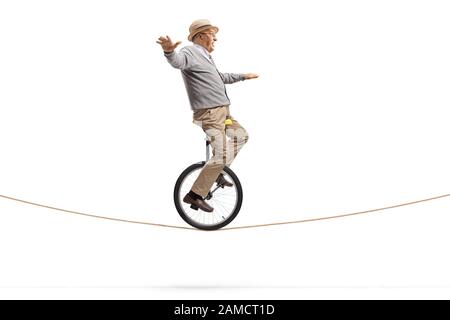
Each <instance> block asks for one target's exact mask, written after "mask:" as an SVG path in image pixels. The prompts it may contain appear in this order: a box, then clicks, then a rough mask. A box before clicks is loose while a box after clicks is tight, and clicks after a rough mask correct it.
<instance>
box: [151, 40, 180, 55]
mask: <svg viewBox="0 0 450 320" xmlns="http://www.w3.org/2000/svg"><path fill="white" fill-rule="evenodd" d="M156 43H158V44H160V45H161V47H162V49H163V50H164V52H167V53H169V52H173V51H174V50H175V48H176V47H178V45H179V44H180V43H181V41H177V42H176V43H173V42H172V39H170V37H169V36H165V37H163V36H161V37H159V38H158V41H156Z"/></svg>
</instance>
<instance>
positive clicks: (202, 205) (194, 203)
mask: <svg viewBox="0 0 450 320" xmlns="http://www.w3.org/2000/svg"><path fill="white" fill-rule="evenodd" d="M183 201H184V202H186V203H189V204H190V205H191V208H192V209H194V210H198V209H200V210H203V211H206V212H213V210H214V208H213V207H211V206H210V205H209V204H207V203H206V201H205V200H203V199H194V198H192V197H191V196H190V194H189V193H188V194H186V195H185V196H184V198H183Z"/></svg>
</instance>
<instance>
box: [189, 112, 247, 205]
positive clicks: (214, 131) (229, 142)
mask: <svg viewBox="0 0 450 320" xmlns="http://www.w3.org/2000/svg"><path fill="white" fill-rule="evenodd" d="M227 117H229V118H230V119H231V120H232V121H233V124H231V125H227V126H225V119H226V118H227ZM194 123H195V124H196V125H199V126H200V127H201V128H202V129H203V131H205V133H206V135H207V136H208V138H209V140H210V141H211V147H212V154H213V156H212V157H211V159H210V160H209V161H208V162H207V163H206V164H205V166H204V167H203V169H202V171H201V172H200V175H199V176H198V178H197V180H196V181H195V182H194V185H193V186H192V189H191V190H192V191H193V192H195V193H196V194H198V195H200V196H202V197H206V196H207V195H208V192H209V190H210V189H211V187H212V186H213V184H214V182H215V181H216V179H217V177H218V176H219V174H220V172H221V171H222V170H223V168H224V167H225V166H229V165H230V164H231V162H232V161H233V160H234V158H235V157H236V155H237V154H238V152H239V150H240V149H241V148H242V147H243V146H244V144H245V143H246V142H247V141H248V133H247V131H246V130H245V129H244V128H243V127H242V126H241V125H240V124H239V122H237V121H236V120H235V119H233V117H231V116H230V113H229V109H228V106H221V107H217V108H212V109H204V110H198V111H195V112H194ZM227 137H228V138H227Z"/></svg>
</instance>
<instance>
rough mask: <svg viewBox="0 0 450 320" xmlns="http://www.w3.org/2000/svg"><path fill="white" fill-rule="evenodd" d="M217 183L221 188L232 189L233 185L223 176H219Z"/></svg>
mask: <svg viewBox="0 0 450 320" xmlns="http://www.w3.org/2000/svg"><path fill="white" fill-rule="evenodd" d="M216 183H217V185H218V186H219V187H222V188H223V187H232V186H233V184H232V183H231V182H229V181H227V179H225V177H224V176H223V174H219V176H218V177H217V179H216Z"/></svg>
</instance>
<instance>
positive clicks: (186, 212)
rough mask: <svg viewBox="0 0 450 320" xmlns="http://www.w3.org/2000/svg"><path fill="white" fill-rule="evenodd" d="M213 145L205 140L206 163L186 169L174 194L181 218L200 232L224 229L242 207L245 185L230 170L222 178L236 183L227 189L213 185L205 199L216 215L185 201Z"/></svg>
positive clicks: (178, 180) (225, 171) (223, 172)
mask: <svg viewBox="0 0 450 320" xmlns="http://www.w3.org/2000/svg"><path fill="white" fill-rule="evenodd" d="M209 149H210V142H209V140H206V161H202V162H198V163H194V164H193V165H190V166H189V167H187V168H186V169H185V170H184V171H183V172H182V173H181V174H180V176H179V177H178V179H177V182H176V183H175V189H174V191H173V200H174V202H175V207H176V208H177V211H178V213H179V215H180V216H181V218H182V219H183V220H184V221H186V222H187V223H188V224H190V225H191V226H193V227H194V228H197V229H201V230H217V229H220V228H223V227H225V226H226V225H227V224H229V223H230V222H231V221H233V219H234V218H236V216H237V214H238V213H239V210H240V209H241V205H242V197H243V193H242V186H241V183H240V181H239V179H238V177H237V176H236V174H235V173H234V172H233V171H232V170H231V169H230V168H229V167H225V168H224V169H223V170H222V174H223V176H224V177H225V178H226V180H228V181H229V182H231V183H232V184H233V186H232V187H224V186H222V185H219V184H217V182H214V185H213V186H212V188H211V190H210V191H209V192H208V195H207V196H206V197H205V198H204V200H205V201H206V202H207V203H208V204H210V205H211V206H213V207H214V211H213V212H204V211H202V210H200V209H198V208H195V207H192V206H191V205H190V204H188V203H185V202H183V197H184V195H185V194H186V193H188V192H189V191H190V190H191V187H192V185H193V184H194V182H195V180H196V179H197V177H198V175H199V174H200V171H201V170H202V168H203V166H204V165H205V164H206V162H207V161H208V160H209V157H210V155H209V154H210V152H209Z"/></svg>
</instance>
